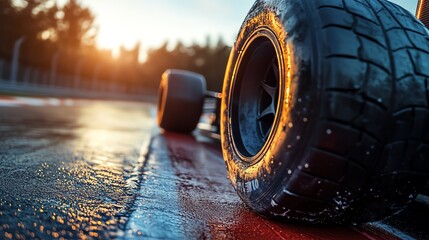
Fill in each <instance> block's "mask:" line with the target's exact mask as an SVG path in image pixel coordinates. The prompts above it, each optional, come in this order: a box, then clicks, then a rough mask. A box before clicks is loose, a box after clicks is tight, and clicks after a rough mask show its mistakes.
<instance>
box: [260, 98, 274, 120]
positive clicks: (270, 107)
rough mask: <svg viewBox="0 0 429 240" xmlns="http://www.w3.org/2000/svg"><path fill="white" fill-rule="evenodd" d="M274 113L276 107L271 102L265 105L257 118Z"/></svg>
mask: <svg viewBox="0 0 429 240" xmlns="http://www.w3.org/2000/svg"><path fill="white" fill-rule="evenodd" d="M275 113H276V109H275V107H274V103H273V102H271V104H270V105H268V107H266V108H265V109H264V110H263V111H262V112H261V113H260V114H259V116H258V120H261V119H262V118H263V117H265V116H268V115H273V116H274V115H275Z"/></svg>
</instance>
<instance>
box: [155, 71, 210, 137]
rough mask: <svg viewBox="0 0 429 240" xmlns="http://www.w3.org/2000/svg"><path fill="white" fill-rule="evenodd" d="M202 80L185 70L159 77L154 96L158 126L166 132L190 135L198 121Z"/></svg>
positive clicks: (202, 94)
mask: <svg viewBox="0 0 429 240" xmlns="http://www.w3.org/2000/svg"><path fill="white" fill-rule="evenodd" d="M205 93H206V80H205V78H204V76H202V75H200V74H197V73H194V72H189V71H185V70H176V69H169V70H167V71H165V72H164V73H163V75H162V77H161V83H160V86H159V94H158V112H157V115H158V125H159V126H160V127H161V128H163V129H164V130H166V131H171V132H181V133H190V132H192V131H193V130H194V129H195V128H196V126H197V124H198V121H199V119H200V116H201V113H202V109H203V103H204V97H205Z"/></svg>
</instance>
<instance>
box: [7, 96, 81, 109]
mask: <svg viewBox="0 0 429 240" xmlns="http://www.w3.org/2000/svg"><path fill="white" fill-rule="evenodd" d="M82 102H83V100H75V99H70V98H36V97H13V96H0V107H24V106H36V107H45V106H55V107H71V106H76V105H79V104H82Z"/></svg>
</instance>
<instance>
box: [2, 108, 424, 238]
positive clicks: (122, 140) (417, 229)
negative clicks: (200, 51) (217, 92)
mask: <svg viewBox="0 0 429 240" xmlns="http://www.w3.org/2000/svg"><path fill="white" fill-rule="evenodd" d="M154 111H155V106H154V105H153V104H143V103H131V102H109V101H85V102H82V103H81V104H74V106H20V105H16V106H15V105H13V104H12V105H9V106H7V107H5V106H0V239H2V238H6V239H7V238H16V239H19V238H27V239H29V238H66V239H67V238H87V237H89V238H97V237H98V238H126V239H128V238H138V237H142V238H145V239H147V238H152V239H206V238H212V239H396V238H397V237H398V236H399V237H402V238H412V237H415V238H418V239H425V238H427V237H428V236H429V232H428V230H427V222H428V221H427V219H428V217H427V216H429V207H428V203H427V198H419V201H417V202H416V203H414V204H413V205H412V206H411V207H410V208H409V209H408V210H407V211H404V212H402V213H401V214H398V215H396V216H394V217H392V218H390V219H388V220H386V221H384V222H377V223H371V224H365V225H362V226H342V227H332V226H305V225H299V224H287V223H281V222H277V221H273V220H268V219H265V218H262V217H260V216H258V215H256V214H254V213H253V212H252V211H250V210H249V209H247V208H246V206H245V205H244V204H243V203H242V202H241V201H240V199H239V198H238V196H237V195H236V193H235V192H234V190H233V188H232V187H231V185H230V183H229V181H228V179H227V177H226V170H225V166H224V163H223V159H222V155H221V152H220V146H219V143H218V142H216V141H213V140H210V139H207V138H204V137H202V136H201V135H199V134H195V136H185V135H179V134H172V133H163V132H162V131H160V130H159V129H158V128H157V127H156V124H155V119H154ZM411 226H413V227H411ZM392 233H394V234H395V235H396V237H395V236H394V235H392Z"/></svg>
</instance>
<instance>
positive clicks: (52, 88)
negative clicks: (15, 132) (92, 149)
mask: <svg viewBox="0 0 429 240" xmlns="http://www.w3.org/2000/svg"><path fill="white" fill-rule="evenodd" d="M0 93H9V94H31V95H44V96H56V97H82V98H115V99H118V98H119V99H144V98H147V95H151V94H152V95H153V93H151V92H149V91H147V90H145V89H144V88H143V87H133V88H126V87H125V86H124V85H119V84H118V83H117V82H114V81H113V79H111V80H110V81H109V80H107V81H106V80H105V79H103V80H101V79H98V78H97V70H96V69H95V70H94V77H92V78H85V77H82V76H80V71H79V68H77V69H76V72H75V74H73V75H66V74H59V73H57V72H56V69H55V68H54V67H51V69H50V70H48V71H47V70H42V69H39V68H35V67H31V66H24V65H21V64H17V63H16V64H14V63H13V61H12V62H10V61H7V60H5V59H0Z"/></svg>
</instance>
